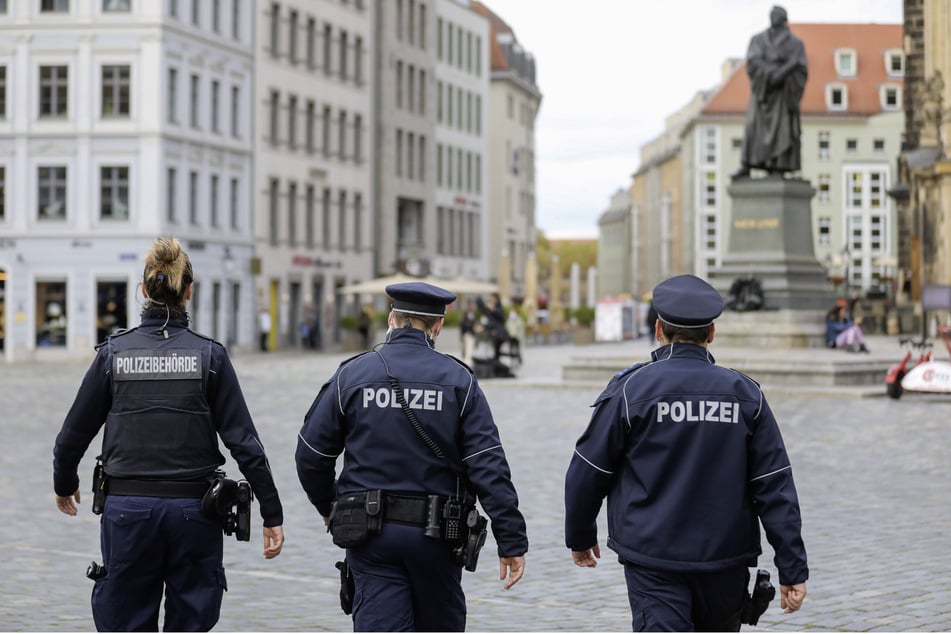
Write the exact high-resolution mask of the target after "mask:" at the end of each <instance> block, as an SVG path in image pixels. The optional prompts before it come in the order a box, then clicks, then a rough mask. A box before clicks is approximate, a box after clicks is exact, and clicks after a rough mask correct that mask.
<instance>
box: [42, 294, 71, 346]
mask: <svg viewBox="0 0 951 634" xmlns="http://www.w3.org/2000/svg"><path fill="white" fill-rule="evenodd" d="M67 306H68V304H67V303H66V283H65V282H60V281H57V282H37V283H36V345H37V347H41V348H46V347H50V346H65V345H66V324H67V323H68V322H67V320H66V310H67Z"/></svg>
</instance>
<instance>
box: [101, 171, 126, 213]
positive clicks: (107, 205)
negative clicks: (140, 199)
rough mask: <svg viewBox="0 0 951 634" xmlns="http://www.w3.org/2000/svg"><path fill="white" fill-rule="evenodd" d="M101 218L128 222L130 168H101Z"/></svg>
mask: <svg viewBox="0 0 951 634" xmlns="http://www.w3.org/2000/svg"><path fill="white" fill-rule="evenodd" d="M99 216H100V217H101V218H103V219H113V220H126V219H127V218H128V217H129V168H128V167H126V166H102V167H100V168H99Z"/></svg>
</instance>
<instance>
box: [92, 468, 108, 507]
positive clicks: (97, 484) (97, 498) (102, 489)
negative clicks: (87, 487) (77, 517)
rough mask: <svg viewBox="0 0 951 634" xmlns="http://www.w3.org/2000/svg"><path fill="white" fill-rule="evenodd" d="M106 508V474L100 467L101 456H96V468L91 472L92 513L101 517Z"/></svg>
mask: <svg viewBox="0 0 951 634" xmlns="http://www.w3.org/2000/svg"><path fill="white" fill-rule="evenodd" d="M105 506H106V472H105V470H104V469H103V466H102V456H96V466H95V467H94V468H93V470H92V512H93V513H94V514H96V515H102V510H103V509H104V508H105Z"/></svg>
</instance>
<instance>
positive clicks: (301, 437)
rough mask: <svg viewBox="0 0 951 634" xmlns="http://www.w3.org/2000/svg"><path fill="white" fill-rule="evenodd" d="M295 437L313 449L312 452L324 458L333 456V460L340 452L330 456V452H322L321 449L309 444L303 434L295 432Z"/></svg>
mask: <svg viewBox="0 0 951 634" xmlns="http://www.w3.org/2000/svg"><path fill="white" fill-rule="evenodd" d="M297 437H298V438H300V439H301V442H302V443H304V444H305V445H307V448H308V449H310V450H311V451H313V452H314V453H315V454H317V455H318V456H323V457H324V458H333V459H334V460H336V459H337V456H339V455H340V454H337V456H331V455H330V454H326V453H323V452H322V451H317V450H316V449H314V448H313V447H312V446H311V444H310V443H309V442H307V441H306V440H305V439H304V437H303V436H301V435H300V434H297Z"/></svg>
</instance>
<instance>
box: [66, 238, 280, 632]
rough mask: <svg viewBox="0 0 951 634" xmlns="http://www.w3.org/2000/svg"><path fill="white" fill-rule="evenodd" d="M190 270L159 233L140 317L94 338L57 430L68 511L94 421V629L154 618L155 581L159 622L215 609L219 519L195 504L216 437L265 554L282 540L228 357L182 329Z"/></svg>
mask: <svg viewBox="0 0 951 634" xmlns="http://www.w3.org/2000/svg"><path fill="white" fill-rule="evenodd" d="M192 279H193V277H192V266H191V262H190V261H189V258H188V256H187V255H186V254H185V252H184V251H183V250H182V247H181V245H180V244H179V242H178V240H176V239H175V238H170V237H161V238H159V239H157V240H156V241H155V243H154V244H153V246H152V249H151V250H150V252H149V253H148V254H147V255H146V258H145V272H144V279H143V280H142V292H143V294H144V295H145V297H146V299H147V301H146V304H145V307H144V309H143V311H142V322H141V324H140V325H139V326H138V327H137V328H133V329H131V330H127V331H124V332H121V333H119V334H115V335H112V336H111V337H109V338H108V339H107V340H106V341H104V342H103V343H101V344H99V346H98V347H97V354H96V358H95V359H94V360H93V362H92V365H91V366H90V368H89V370H88V371H87V372H86V376H85V378H84V379H83V383H82V386H81V387H80V388H79V393H78V394H77V395H76V400H75V401H74V402H73V405H72V407H71V408H70V410H69V413H68V414H67V415H66V420H65V421H64V422H63V427H62V430H61V431H60V432H59V435H58V436H57V437H56V445H55V447H54V450H53V485H54V489H55V491H56V504H57V506H58V507H59V509H60V511H62V512H63V513H66V514H67V515H76V505H75V503H74V500H75V502H79V501H80V495H79V476H78V475H77V468H78V465H79V462H80V460H81V458H82V456H83V454H84V453H85V451H86V448H87V447H88V446H89V443H90V442H92V440H93V438H95V436H96V434H97V433H98V432H99V428H100V427H102V426H103V424H105V433H104V438H103V444H102V461H103V465H104V472H105V474H106V482H107V485H106V491H107V494H108V495H107V497H106V499H105V504H104V509H103V510H102V522H101V524H102V533H101V541H102V556H103V564H104V566H103V567H104V568H105V576H102V577H101V578H99V579H97V580H96V584H95V586H94V588H93V592H92V610H93V618H94V620H95V623H96V628H97V629H99V630H100V631H135V630H153V631H155V630H157V629H158V614H159V603H160V602H161V599H162V591H163V586H164V591H165V623H164V630H166V631H168V630H175V631H207V630H209V629H211V628H212V627H213V626H214V625H215V623H216V622H217V621H218V616H219V612H220V609H221V599H222V593H223V591H224V590H225V589H226V583H225V575H224V568H223V566H222V554H223V553H222V539H223V537H222V523H221V520H220V519H218V518H207V517H204V516H203V515H202V513H201V510H200V505H201V498H202V497H203V495H204V494H205V492H206V491H207V490H208V488H209V481H210V479H211V478H212V476H213V474H214V472H215V470H216V469H217V468H218V467H219V466H220V465H222V464H224V462H225V459H224V457H223V456H222V455H221V453H220V452H219V451H218V438H217V437H218V436H220V437H221V440H222V441H223V442H224V444H225V446H227V447H228V449H229V450H230V451H231V455H232V457H233V458H234V459H235V461H236V462H237V463H238V466H239V468H240V469H241V472H242V473H243V474H244V476H245V477H246V478H247V479H248V480H249V482H250V484H251V488H252V490H253V492H254V494H255V495H256V496H257V498H258V500H259V502H260V505H261V516H262V517H263V519H264V556H265V557H266V558H268V559H271V558H273V557H276V556H277V555H278V554H279V553H280V552H281V547H282V545H283V543H284V533H283V529H282V527H281V525H282V524H283V511H282V508H281V501H280V499H279V497H278V493H277V489H276V488H275V486H274V480H273V478H272V477H271V470H270V466H269V465H268V462H267V458H266V456H265V454H264V448H263V446H262V445H261V442H260V441H259V440H258V438H257V432H256V431H255V428H254V424H253V422H252V421H251V416H250V414H249V412H248V408H247V405H246V404H245V401H244V397H243V395H242V394H241V388H240V387H239V385H238V380H237V377H236V375H235V371H234V368H233V367H232V365H231V361H230V360H229V359H228V355H227V353H226V352H225V350H224V348H223V347H222V346H221V345H220V344H219V343H217V342H215V341H213V340H211V339H208V338H206V337H203V336H201V335H198V334H196V333H194V332H192V331H191V330H189V329H188V315H187V313H186V312H185V304H186V302H187V301H188V300H189V299H191V294H192Z"/></svg>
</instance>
